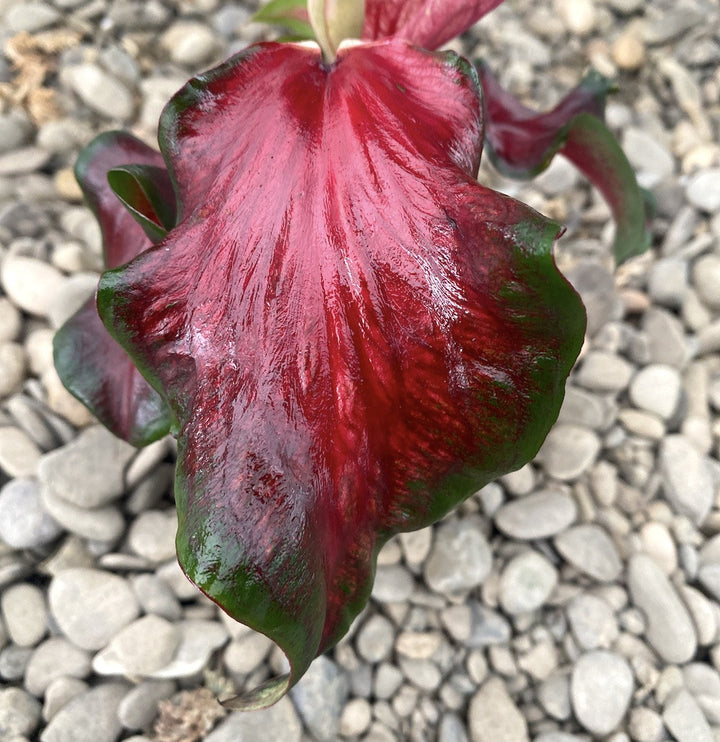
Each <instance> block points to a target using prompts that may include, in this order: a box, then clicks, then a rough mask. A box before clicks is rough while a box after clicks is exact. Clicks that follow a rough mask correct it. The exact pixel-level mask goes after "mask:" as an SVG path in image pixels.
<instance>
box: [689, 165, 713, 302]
mask: <svg viewBox="0 0 720 742" xmlns="http://www.w3.org/2000/svg"><path fill="white" fill-rule="evenodd" d="M719 172H720V171H719ZM692 279H693V284H694V286H695V289H696V291H697V293H698V296H699V297H700V299H701V300H702V301H703V302H705V304H707V305H708V306H710V307H712V308H713V309H717V308H720V257H718V256H717V255H714V254H710V255H703V256H702V257H700V258H698V259H697V260H696V261H695V263H694V265H693V269H692Z"/></svg>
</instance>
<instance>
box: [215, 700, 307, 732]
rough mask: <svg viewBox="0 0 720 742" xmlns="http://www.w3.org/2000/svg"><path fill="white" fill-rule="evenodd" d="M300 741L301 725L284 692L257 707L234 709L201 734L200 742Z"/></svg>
mask: <svg viewBox="0 0 720 742" xmlns="http://www.w3.org/2000/svg"><path fill="white" fill-rule="evenodd" d="M263 739H266V740H282V742H301V740H302V739H303V727H302V723H301V722H300V719H299V718H298V715H297V713H296V711H295V707H294V706H293V704H292V701H291V700H290V699H289V698H288V697H287V696H285V697H284V698H281V699H280V700H279V701H278V702H277V703H276V704H275V705H274V706H270V708H267V709H263V710H261V711H253V712H252V713H247V712H246V711H236V712H235V713H232V714H230V715H229V716H227V717H226V718H225V719H224V720H223V721H221V722H220V724H219V725H218V726H217V727H216V728H215V729H214V730H213V731H212V732H210V734H208V735H207V737H205V740H204V742H255V740H263Z"/></svg>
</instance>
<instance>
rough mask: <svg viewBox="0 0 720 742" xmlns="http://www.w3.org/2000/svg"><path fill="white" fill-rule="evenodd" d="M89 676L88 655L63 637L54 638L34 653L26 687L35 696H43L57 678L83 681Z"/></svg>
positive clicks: (28, 669) (41, 645) (29, 663)
mask: <svg viewBox="0 0 720 742" xmlns="http://www.w3.org/2000/svg"><path fill="white" fill-rule="evenodd" d="M89 674H90V657H89V655H88V653H87V652H85V651H84V650H82V649H80V648H78V647H76V646H75V645H73V644H71V643H70V642H69V641H68V640H67V639H64V638H63V637H60V636H53V637H51V638H50V639H46V640H45V641H44V642H43V643H42V644H40V645H39V646H38V647H37V649H35V651H34V652H33V653H32V657H31V658H30V661H29V662H28V665H27V669H26V672H25V687H26V688H27V690H28V691H29V692H30V693H32V694H33V695H34V696H42V695H43V694H44V693H45V689H46V688H47V687H48V685H50V683H52V682H53V680H55V679H57V678H60V677H70V678H77V679H82V678H86V677H87V676H88V675H89Z"/></svg>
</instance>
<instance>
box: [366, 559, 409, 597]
mask: <svg viewBox="0 0 720 742" xmlns="http://www.w3.org/2000/svg"><path fill="white" fill-rule="evenodd" d="M414 587H415V581H414V580H413V576H412V575H411V574H410V572H409V571H408V570H407V569H406V568H405V567H402V566H400V565H399V564H393V565H390V566H387V567H383V566H380V567H378V568H377V571H376V572H375V582H374V583H373V586H372V597H373V599H374V600H377V601H378V602H380V603H403V602H405V601H406V600H407V599H408V598H409V597H410V595H412V591H413V589H414Z"/></svg>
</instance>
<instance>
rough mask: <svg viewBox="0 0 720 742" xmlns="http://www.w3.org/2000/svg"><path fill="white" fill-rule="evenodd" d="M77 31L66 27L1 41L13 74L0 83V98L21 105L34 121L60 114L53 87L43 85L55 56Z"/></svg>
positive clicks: (73, 41) (77, 37)
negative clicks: (11, 77) (13, 71)
mask: <svg viewBox="0 0 720 742" xmlns="http://www.w3.org/2000/svg"><path fill="white" fill-rule="evenodd" d="M79 41H80V34H79V33H77V32H76V31H70V30H68V29H57V30H54V31H44V32H43V33H38V34H34V35H33V34H29V33H27V31H23V32H22V33H19V34H16V35H15V36H13V37H11V38H10V39H8V40H7V42H6V43H5V49H4V51H5V56H6V57H7V58H8V59H9V60H10V62H12V65H13V68H14V70H15V78H14V79H13V80H12V81H11V82H9V83H0V98H4V99H5V100H7V101H8V102H9V103H10V104H11V105H14V106H20V107H22V108H24V109H25V110H26V111H27V112H28V114H29V115H30V118H31V119H32V120H33V121H34V122H35V123H36V124H43V123H45V122H47V121H50V120H52V119H54V118H57V117H58V116H60V115H61V113H62V112H61V110H60V107H59V105H58V103H57V101H56V98H55V91H54V90H53V89H52V88H49V87H46V86H45V81H46V79H47V76H48V74H49V73H50V72H52V71H54V69H55V57H56V55H57V54H59V53H60V52H62V51H64V50H65V49H69V48H70V47H72V46H75V45H76V44H77V43H78V42H79Z"/></svg>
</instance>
